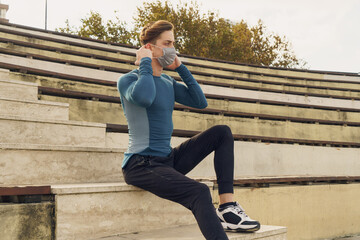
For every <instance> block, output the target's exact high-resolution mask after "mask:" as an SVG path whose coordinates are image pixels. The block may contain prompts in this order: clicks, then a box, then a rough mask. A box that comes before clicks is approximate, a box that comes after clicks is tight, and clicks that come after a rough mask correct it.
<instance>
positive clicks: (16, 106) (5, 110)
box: [0, 97, 69, 120]
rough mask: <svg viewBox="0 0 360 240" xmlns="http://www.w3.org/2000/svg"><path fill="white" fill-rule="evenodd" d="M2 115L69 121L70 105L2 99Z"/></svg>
mask: <svg viewBox="0 0 360 240" xmlns="http://www.w3.org/2000/svg"><path fill="white" fill-rule="evenodd" d="M0 115H8V116H22V117H27V118H38V119H48V120H50V119H56V120H69V104H67V103H58V102H49V101H40V100H36V101H33V100H17V99H13V98H4V97H0Z"/></svg>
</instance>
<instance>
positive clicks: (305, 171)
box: [106, 132, 360, 178]
mask: <svg viewBox="0 0 360 240" xmlns="http://www.w3.org/2000/svg"><path fill="white" fill-rule="evenodd" d="M128 138H129V137H128V134H126V133H109V132H108V133H107V134H106V146H107V147H113V148H116V147H124V148H127V144H128ZM188 139H189V138H182V137H172V138H171V145H172V147H177V146H178V145H180V144H181V143H183V142H185V141H187V140H188ZM234 153H235V154H234V156H235V169H234V175H235V178H242V177H247V176H248V177H252V176H306V175H310V176H359V175H360V161H359V156H360V149H359V148H344V147H323V146H307V145H298V144H277V143H261V142H245V141H235V145H234ZM244 156H245V157H244ZM213 159H214V153H211V154H210V155H208V156H207V157H206V159H205V160H203V161H202V162H201V163H200V164H199V165H198V166H197V167H195V168H194V169H193V170H192V171H191V172H190V173H188V176H190V177H193V178H215V171H214V163H213Z"/></svg>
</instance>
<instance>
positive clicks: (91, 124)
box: [0, 114, 106, 129]
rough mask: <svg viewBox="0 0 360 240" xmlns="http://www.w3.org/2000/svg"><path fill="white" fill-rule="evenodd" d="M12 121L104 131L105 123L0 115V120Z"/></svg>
mask: <svg viewBox="0 0 360 240" xmlns="http://www.w3.org/2000/svg"><path fill="white" fill-rule="evenodd" d="M1 119H3V120H14V121H25V122H40V123H50V124H64V125H74V126H84V127H98V128H104V129H106V124H105V123H95V122H86V121H74V120H51V119H40V118H32V117H22V116H9V115H4V114H0V120H1Z"/></svg>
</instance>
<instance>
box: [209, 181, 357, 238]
mask: <svg viewBox="0 0 360 240" xmlns="http://www.w3.org/2000/svg"><path fill="white" fill-rule="evenodd" d="M214 192H216V190H214ZM217 196H218V195H217V194H214V201H215V203H216V204H218V202H219V199H218V197H217ZM235 199H236V200H237V201H238V202H239V203H240V204H241V205H242V207H243V208H244V209H245V211H246V213H247V214H248V215H249V216H250V217H251V218H253V219H257V220H259V221H260V222H261V223H262V224H263V225H268V224H272V225H278V226H286V227H287V229H288V235H287V236H288V239H303V240H307V239H308V240H313V239H333V238H336V237H340V236H346V235H352V234H359V232H360V227H359V226H360V225H359V223H360V204H359V201H358V199H360V183H353V184H321V185H306V186H301V185H295V186H291V185H284V186H271V187H269V188H238V187H235Z"/></svg>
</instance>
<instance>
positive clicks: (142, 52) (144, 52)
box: [135, 45, 152, 66]
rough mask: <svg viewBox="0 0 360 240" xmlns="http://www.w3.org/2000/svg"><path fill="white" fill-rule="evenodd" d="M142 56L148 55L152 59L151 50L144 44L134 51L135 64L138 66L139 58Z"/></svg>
mask: <svg viewBox="0 0 360 240" xmlns="http://www.w3.org/2000/svg"><path fill="white" fill-rule="evenodd" d="M144 57H149V58H151V59H152V52H151V50H150V49H148V48H147V47H146V45H144V46H142V47H141V48H140V49H139V50H137V51H136V61H135V65H137V66H139V65H140V61H141V59H142V58H144Z"/></svg>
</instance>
